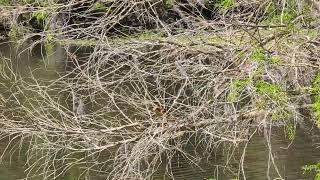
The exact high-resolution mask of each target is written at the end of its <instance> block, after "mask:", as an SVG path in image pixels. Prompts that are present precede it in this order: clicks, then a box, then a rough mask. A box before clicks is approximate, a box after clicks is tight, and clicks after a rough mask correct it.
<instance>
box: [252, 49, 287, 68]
mask: <svg viewBox="0 0 320 180" xmlns="http://www.w3.org/2000/svg"><path fill="white" fill-rule="evenodd" d="M251 60H252V61H254V62H258V63H259V64H266V63H268V64H280V63H281V59H280V58H279V57H275V56H271V57H270V56H269V55H268V54H267V53H266V51H265V50H264V49H262V48H255V49H254V50H253V52H252V54H251Z"/></svg>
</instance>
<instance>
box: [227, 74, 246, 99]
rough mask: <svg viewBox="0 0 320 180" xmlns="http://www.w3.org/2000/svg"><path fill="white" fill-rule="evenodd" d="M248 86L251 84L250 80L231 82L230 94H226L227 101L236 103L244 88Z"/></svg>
mask: <svg viewBox="0 0 320 180" xmlns="http://www.w3.org/2000/svg"><path fill="white" fill-rule="evenodd" d="M250 84H252V80H250V79H237V80H235V81H234V82H232V83H231V86H230V92H229V94H228V101H230V102H236V101H238V100H239V98H240V97H241V94H242V93H243V91H244V90H245V88H246V87H248V86H250Z"/></svg>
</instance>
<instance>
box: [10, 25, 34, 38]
mask: <svg viewBox="0 0 320 180" xmlns="http://www.w3.org/2000/svg"><path fill="white" fill-rule="evenodd" d="M28 31H29V30H28V29H27V28H26V27H24V26H20V25H18V24H15V25H12V26H11V28H10V32H9V34H8V36H9V38H10V39H11V40H13V41H17V40H19V39H21V37H22V36H23V35H24V34H26V33H27V32H28Z"/></svg>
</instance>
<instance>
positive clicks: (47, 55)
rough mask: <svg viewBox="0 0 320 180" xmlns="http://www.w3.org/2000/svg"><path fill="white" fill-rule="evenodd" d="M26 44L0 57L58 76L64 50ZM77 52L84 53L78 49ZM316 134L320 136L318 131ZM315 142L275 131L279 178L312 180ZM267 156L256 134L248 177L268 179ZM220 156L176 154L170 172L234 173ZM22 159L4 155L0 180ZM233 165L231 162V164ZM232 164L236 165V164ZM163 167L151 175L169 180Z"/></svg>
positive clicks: (10, 176) (17, 169)
mask: <svg viewBox="0 0 320 180" xmlns="http://www.w3.org/2000/svg"><path fill="white" fill-rule="evenodd" d="M26 47H28V46H25V47H21V48H20V49H17V48H15V47H14V46H13V45H12V44H11V45H10V44H8V43H2V44H0V54H1V56H2V57H7V58H9V59H11V60H12V67H13V69H14V71H15V72H16V73H19V74H21V75H23V76H25V77H28V76H31V75H32V76H34V77H35V78H36V79H42V78H45V79H47V80H54V79H56V78H57V77H58V74H57V73H56V71H58V72H61V71H63V69H64V65H65V60H66V57H65V56H66V53H65V51H64V49H63V48H61V47H59V46H56V47H51V48H49V49H48V48H47V50H46V51H44V50H43V47H42V46H39V47H36V48H34V49H33V50H32V51H29V50H25V51H23V52H22V51H21V50H23V49H25V48H26ZM79 53H83V52H81V51H80V52H79ZM0 65H1V64H0ZM0 90H1V91H2V92H4V91H5V90H4V89H0ZM317 133H318V132H317ZM317 133H316V134H317ZM317 136H320V134H319V133H318V134H317ZM311 137H312V138H311ZM316 142H318V143H319V137H313V136H311V135H310V134H308V133H306V132H305V130H303V132H302V130H301V131H298V133H297V138H296V139H295V140H294V141H293V142H292V143H291V142H290V141H288V140H286V139H285V138H284V134H283V132H275V134H274V135H273V136H272V154H273V155H274V158H275V163H276V165H277V168H278V170H279V172H280V174H281V176H282V178H284V179H289V180H290V179H312V175H303V174H302V172H301V167H302V166H303V165H305V164H310V163H315V162H317V161H319V160H320V150H319V149H316V148H315V146H314V144H315V143H316ZM289 144H290V146H289ZM6 145H7V141H2V142H1V143H0V150H1V152H3V151H4V149H5V148H6ZM190 149H192V147H190ZM240 149H241V148H240ZM240 155H241V150H238V151H237V152H235V156H236V157H238V159H239V157H240ZM268 158H269V151H268V148H267V146H266V142H265V140H264V138H263V136H262V135H257V136H256V137H254V138H253V139H252V141H251V142H250V144H249V146H248V149H247V151H246V157H245V162H244V170H245V173H246V174H245V175H246V177H247V179H249V180H251V179H253V180H264V179H267V172H268V161H269V160H268ZM223 159H225V158H223V157H220V156H219V155H212V156H211V157H210V158H208V161H206V160H202V161H199V163H200V167H197V166H195V165H191V164H190V163H187V160H185V159H183V158H181V157H179V156H178V155H176V156H175V157H173V159H172V167H171V171H172V174H173V175H174V177H175V179H181V180H185V179H192V180H197V179H199V180H203V179H209V178H213V177H218V179H232V178H233V177H235V176H234V175H232V174H231V173H230V170H228V169H225V168H224V167H223V166H222V165H223V163H222V160H223ZM236 159H237V158H236ZM25 161H26V158H25V157H24V155H23V153H20V154H19V152H15V153H14V155H13V156H10V155H9V154H5V156H4V158H3V161H2V162H1V166H0V180H14V179H19V178H23V177H25V176H26V173H25V172H24V169H25V163H26V162H25ZM232 164H233V162H231V164H230V165H232ZM233 165H234V167H235V168H237V165H236V164H233ZM161 167H162V168H161ZM164 167H165V166H164V165H163V166H160V169H159V171H158V172H157V173H156V174H155V175H154V179H171V178H170V177H165V176H163V174H164V172H165V171H166V169H165V168H164ZM236 170H237V169H236ZM269 172H270V173H269V176H270V177H271V179H273V178H277V177H278V176H277V173H276V172H275V170H274V168H273V166H271V167H270V170H269ZM80 173H81V172H79V170H77V169H73V170H71V171H70V172H69V173H68V175H66V176H65V177H64V178H63V180H71V179H77V178H78V176H79V174H80ZM91 179H95V180H96V179H105V177H99V178H98V177H92V178H91Z"/></svg>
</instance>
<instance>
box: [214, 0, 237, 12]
mask: <svg viewBox="0 0 320 180" xmlns="http://www.w3.org/2000/svg"><path fill="white" fill-rule="evenodd" d="M216 6H217V7H218V8H219V9H220V10H227V9H230V8H233V7H234V6H235V0H218V1H216Z"/></svg>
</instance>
